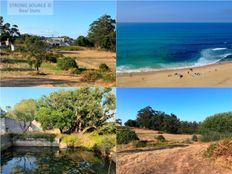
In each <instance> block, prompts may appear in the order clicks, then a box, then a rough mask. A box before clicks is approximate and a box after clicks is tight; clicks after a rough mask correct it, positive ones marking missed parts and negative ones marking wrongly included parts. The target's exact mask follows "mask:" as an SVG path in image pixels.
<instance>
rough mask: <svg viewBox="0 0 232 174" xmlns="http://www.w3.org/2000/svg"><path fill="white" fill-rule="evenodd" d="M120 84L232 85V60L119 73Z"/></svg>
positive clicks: (169, 85)
mask: <svg viewBox="0 0 232 174" xmlns="http://www.w3.org/2000/svg"><path fill="white" fill-rule="evenodd" d="M117 85H118V86H160V87H161V86H167V87H172V86H175V87H181V86H191V87H194V86H232V62H220V63H216V64H211V65H206V66H201V67H193V68H183V69H169V70H158V71H149V72H134V73H118V74H117Z"/></svg>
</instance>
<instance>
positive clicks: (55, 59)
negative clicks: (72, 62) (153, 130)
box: [45, 53, 57, 63]
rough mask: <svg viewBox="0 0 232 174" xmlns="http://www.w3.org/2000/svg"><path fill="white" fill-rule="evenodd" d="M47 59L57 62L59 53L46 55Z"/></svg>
mask: <svg viewBox="0 0 232 174" xmlns="http://www.w3.org/2000/svg"><path fill="white" fill-rule="evenodd" d="M45 60H46V61H48V62H52V63H56V62H57V55H55V54H52V53H49V54H47V55H46V56H45Z"/></svg>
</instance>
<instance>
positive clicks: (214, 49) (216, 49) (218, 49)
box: [212, 48, 228, 51]
mask: <svg viewBox="0 0 232 174" xmlns="http://www.w3.org/2000/svg"><path fill="white" fill-rule="evenodd" d="M227 49H228V48H213V49H212V50H213V51H220V50H227Z"/></svg>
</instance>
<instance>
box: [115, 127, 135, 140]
mask: <svg viewBox="0 0 232 174" xmlns="http://www.w3.org/2000/svg"><path fill="white" fill-rule="evenodd" d="M134 140H139V138H138V136H137V134H136V133H135V132H134V131H132V130H131V129H129V128H128V127H124V128H121V129H117V143H118V144H128V143H129V142H131V141H134Z"/></svg>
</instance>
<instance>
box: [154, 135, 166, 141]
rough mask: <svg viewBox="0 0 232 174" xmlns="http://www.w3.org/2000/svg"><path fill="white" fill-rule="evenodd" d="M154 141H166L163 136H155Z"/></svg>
mask: <svg viewBox="0 0 232 174" xmlns="http://www.w3.org/2000/svg"><path fill="white" fill-rule="evenodd" d="M155 139H156V140H158V141H159V142H165V141H166V139H165V138H164V136H163V135H158V136H155Z"/></svg>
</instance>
